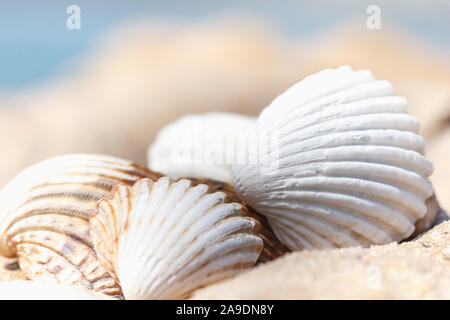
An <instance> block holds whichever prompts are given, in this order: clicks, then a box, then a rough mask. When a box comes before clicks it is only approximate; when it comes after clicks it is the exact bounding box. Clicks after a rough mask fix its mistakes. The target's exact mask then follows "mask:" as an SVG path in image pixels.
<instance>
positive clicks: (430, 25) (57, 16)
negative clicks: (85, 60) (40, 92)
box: [0, 0, 450, 92]
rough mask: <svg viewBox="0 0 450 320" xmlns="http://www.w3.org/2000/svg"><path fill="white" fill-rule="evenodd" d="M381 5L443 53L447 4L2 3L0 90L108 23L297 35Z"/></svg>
mask: <svg viewBox="0 0 450 320" xmlns="http://www.w3.org/2000/svg"><path fill="white" fill-rule="evenodd" d="M71 4H75V5H78V6H79V7H80V8H81V29H80V30H69V29H67V28H66V19H67V18H68V16H69V15H68V14H67V13H66V9H67V7H68V6H69V5H71ZM371 4H375V5H378V6H380V8H381V17H382V23H384V22H388V23H393V24H395V25H396V26H398V27H400V28H401V29H402V30H404V31H407V32H409V33H412V34H414V35H416V36H418V37H420V38H422V39H424V40H425V41H428V42H430V43H432V44H434V45H435V46H438V47H439V46H440V47H442V48H443V49H444V50H449V49H450V1H445V0H444V1H436V0H434V1H406V0H403V1H357V0H346V1H293V0H287V1H277V0H239V1H238V0H228V1H208V0H191V1H184V0H172V1H163V0H157V1H139V0H128V1H114V0H108V1H106V0H97V1H88V0H86V1H84V0H82V1H50V0H33V1H25V0H15V1H1V2H0V39H1V41H0V91H2V92H13V91H16V90H18V89H23V88H27V87H29V86H33V85H35V84H37V83H41V82H46V81H48V80H50V79H52V78H53V77H55V76H57V75H58V74H61V73H63V72H66V71H67V70H68V69H69V70H70V68H71V67H72V66H73V65H72V62H73V61H76V60H77V59H80V57H83V55H84V54H86V53H88V52H90V50H92V49H93V48H95V45H96V43H98V42H99V41H101V40H102V37H103V36H105V35H106V34H107V33H108V31H109V30H111V28H114V27H117V26H120V25H122V24H126V23H128V22H130V21H133V20H136V19H142V18H150V19H153V18H157V19H165V18H167V19H172V20H174V19H175V20H177V21H181V22H192V21H197V20H201V19H205V18H210V17H213V16H215V15H223V14H241V15H248V16H254V17H257V18H262V19H264V20H265V21H268V22H269V23H271V24H272V25H275V26H277V27H278V28H279V29H280V30H281V31H282V32H284V33H286V34H287V35H288V36H293V37H302V36H310V35H313V34H314V33H317V32H321V31H323V30H326V29H329V28H330V27H332V26H333V25H338V24H340V23H342V22H344V21H346V20H348V19H353V20H354V19H355V18H356V19H361V25H362V26H364V25H365V21H366V18H367V16H368V15H367V13H366V8H367V7H368V6H369V5H371Z"/></svg>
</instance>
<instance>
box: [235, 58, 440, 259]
mask: <svg viewBox="0 0 450 320" xmlns="http://www.w3.org/2000/svg"><path fill="white" fill-rule="evenodd" d="M257 129H258V135H259V137H260V141H259V144H258V152H259V154H258V156H253V157H252V156H251V155H250V158H252V159H253V160H254V159H257V162H258V163H253V164H249V165H241V166H240V165H236V166H233V168H232V178H233V183H234V186H235V188H236V192H237V194H238V195H239V196H240V197H241V198H242V199H243V200H244V201H245V202H247V203H248V204H249V205H251V206H252V207H254V208H255V209H256V210H257V211H259V212H260V213H262V214H264V215H265V216H266V217H267V218H268V220H269V223H270V224H271V226H272V227H273V230H274V232H275V234H276V235H277V236H278V237H279V239H280V240H281V241H283V242H284V243H285V244H286V245H287V246H288V247H289V248H291V249H293V250H297V249H301V248H330V247H348V246H358V245H359V246H369V245H370V244H384V243H388V242H391V241H399V240H402V239H405V238H407V237H408V236H410V235H411V234H412V233H413V232H414V229H415V223H416V222H417V221H418V220H420V219H422V218H424V216H425V215H426V213H427V205H426V201H427V199H428V198H430V197H431V196H432V194H433V188H432V186H431V183H430V182H429V181H428V179H427V177H428V176H429V175H430V174H431V173H432V171H433V167H432V164H431V163H430V162H429V161H428V160H427V159H426V158H425V156H424V154H425V145H426V142H425V140H424V139H423V138H422V137H421V136H419V135H418V130H419V123H418V121H417V120H416V119H415V118H414V117H412V116H410V115H408V113H407V101H406V100H405V99H404V98H401V97H397V96H395V95H394V90H393V88H392V86H391V84H390V83H389V82H387V81H376V80H375V79H374V78H373V76H372V74H371V73H370V72H369V71H368V70H362V71H356V72H355V71H353V70H351V68H349V67H347V66H345V67H341V68H338V69H336V70H332V69H327V70H324V71H322V72H319V73H317V74H315V75H312V76H309V77H306V78H305V79H304V80H303V81H301V82H299V83H297V84H296V85H294V86H293V87H291V88H290V89H288V90H287V91H286V92H285V93H283V94H282V95H280V96H278V97H277V98H276V99H275V100H274V101H273V102H272V103H271V104H270V105H269V106H268V107H267V108H266V109H264V111H263V112H262V114H261V115H260V117H259V118H258V125H257ZM268 145H270V148H271V149H269V148H268V147H267V146H268ZM274 146H276V147H274ZM249 152H251V150H249Z"/></svg>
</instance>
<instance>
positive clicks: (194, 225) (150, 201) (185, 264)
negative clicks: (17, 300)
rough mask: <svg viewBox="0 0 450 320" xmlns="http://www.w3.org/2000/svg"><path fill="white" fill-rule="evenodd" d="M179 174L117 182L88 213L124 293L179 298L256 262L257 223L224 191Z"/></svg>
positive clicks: (259, 245)
mask: <svg viewBox="0 0 450 320" xmlns="http://www.w3.org/2000/svg"><path fill="white" fill-rule="evenodd" d="M191 185H192V184H191V181H190V180H186V179H182V180H179V181H177V182H172V181H171V180H170V179H169V178H166V177H164V178H161V179H159V180H158V181H157V182H152V181H151V180H149V179H143V180H140V181H138V182H137V183H136V184H135V185H134V186H133V188H130V187H127V186H124V185H119V186H117V187H116V189H115V191H114V193H113V197H112V199H110V200H105V199H104V200H101V201H100V202H99V204H98V210H97V213H96V214H94V215H92V217H91V218H90V224H91V236H92V239H93V242H94V245H95V248H96V252H97V254H98V256H99V258H100V260H101V261H102V262H103V264H104V265H105V267H106V268H107V269H108V270H109V272H110V273H111V274H112V275H113V277H114V278H115V279H116V280H117V282H118V283H120V285H121V288H122V292H123V295H124V297H125V299H180V298H186V297H188V296H189V295H190V294H191V293H192V292H193V291H194V290H196V289H198V288H200V287H203V286H205V285H207V284H210V283H213V282H216V281H219V280H222V279H224V278H228V277H231V276H233V275H235V274H236V273H237V272H239V271H241V270H243V269H246V268H249V267H251V266H253V264H254V263H255V262H256V261H257V259H258V256H259V255H260V253H261V250H262V247H263V242H262V240H261V239H260V238H259V237H258V236H257V229H258V227H259V224H258V222H257V221H256V220H255V219H252V218H250V217H247V215H248V213H247V212H246V211H247V210H246V209H245V207H244V206H242V205H241V204H239V203H234V202H233V203H226V202H225V200H226V195H225V193H223V192H215V193H209V187H208V186H206V185H204V184H199V185H197V186H195V187H192V186H191Z"/></svg>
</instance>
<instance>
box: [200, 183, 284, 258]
mask: <svg viewBox="0 0 450 320" xmlns="http://www.w3.org/2000/svg"><path fill="white" fill-rule="evenodd" d="M200 183H203V184H206V185H208V186H209V188H210V190H211V192H216V191H220V192H224V193H225V194H226V195H227V196H228V198H229V199H230V201H232V202H240V203H241V204H242V205H245V207H246V208H247V211H248V215H249V216H250V217H252V218H253V219H256V220H258V222H259V224H260V228H259V231H258V236H259V237H260V238H261V239H262V240H263V242H264V248H263V250H262V252H261V254H260V256H259V258H258V261H257V264H259V263H264V262H268V261H271V260H275V259H276V258H279V257H281V256H282V255H284V254H285V253H288V252H290V251H291V250H290V249H289V248H288V247H286V246H285V245H284V244H283V243H282V242H281V241H280V240H279V239H278V238H277V237H276V236H275V234H274V233H273V231H272V227H271V226H270V224H269V222H268V221H267V219H266V217H264V216H263V215H262V214H260V213H259V212H257V211H256V210H255V209H253V208H252V207H250V206H249V205H247V204H245V203H243V202H242V201H241V200H240V199H239V197H238V196H237V194H236V191H235V190H234V188H233V186H232V185H230V184H228V183H224V182H220V181H214V180H205V179H195V180H192V184H193V185H194V186H195V185H197V184H200Z"/></svg>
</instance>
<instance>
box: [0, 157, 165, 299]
mask: <svg viewBox="0 0 450 320" xmlns="http://www.w3.org/2000/svg"><path fill="white" fill-rule="evenodd" d="M159 176H160V175H159V174H157V173H153V172H150V171H149V170H148V169H146V168H144V167H140V166H138V165H136V164H134V163H132V162H130V161H127V160H122V159H118V158H114V157H109V156H100V155H84V154H73V155H65V156H60V157H55V158H51V159H48V160H45V161H43V162H40V163H38V164H36V165H33V166H32V167H30V168H28V169H26V170H25V171H23V172H22V173H20V174H19V175H18V176H16V177H15V178H14V179H13V180H12V181H11V182H10V183H9V184H8V185H7V186H6V187H5V188H4V189H3V190H2V191H1V193H0V253H2V254H3V255H5V256H14V255H17V256H18V259H19V264H20V267H21V269H22V271H23V272H24V273H25V275H26V276H27V277H28V278H29V279H32V280H51V281H56V282H59V283H63V284H81V285H84V286H86V287H87V288H89V289H92V290H95V291H100V292H103V293H106V294H112V295H118V294H120V289H119V287H118V286H117V284H116V283H115V281H114V280H113V279H112V278H111V277H110V276H109V274H108V272H107V271H106V270H105V269H104V268H103V267H102V266H101V264H100V262H99V261H98V258H97V256H96V254H95V251H94V249H93V244H92V241H91V238H90V235H89V222H88V219H89V217H90V216H91V214H92V213H93V212H94V210H95V206H96V203H97V201H98V200H99V199H101V198H107V197H109V196H110V194H111V191H112V189H113V187H114V186H115V185H117V184H119V183H121V184H125V185H133V184H134V183H135V182H136V181H137V180H139V179H140V178H145V177H148V178H151V179H157V178H158V177H159Z"/></svg>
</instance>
